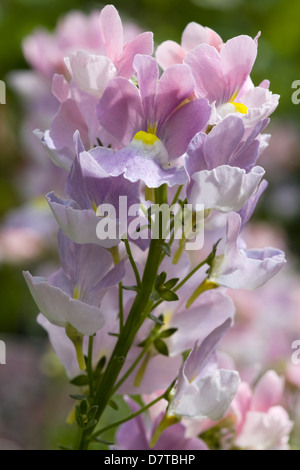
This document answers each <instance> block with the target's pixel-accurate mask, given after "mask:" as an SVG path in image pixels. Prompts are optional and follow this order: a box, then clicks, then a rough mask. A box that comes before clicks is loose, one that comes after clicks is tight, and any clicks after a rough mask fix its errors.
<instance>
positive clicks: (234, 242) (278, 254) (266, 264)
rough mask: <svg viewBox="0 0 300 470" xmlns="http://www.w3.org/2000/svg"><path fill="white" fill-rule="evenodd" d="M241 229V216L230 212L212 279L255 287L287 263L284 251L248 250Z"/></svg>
mask: <svg viewBox="0 0 300 470" xmlns="http://www.w3.org/2000/svg"><path fill="white" fill-rule="evenodd" d="M240 228H241V218H240V216H239V215H238V214H236V213H234V212H230V213H229V214H228V215H227V228H226V239H225V241H224V243H223V249H222V248H221V246H222V244H220V249H218V250H217V256H216V257H215V259H214V262H213V264H212V269H211V272H210V274H209V280H210V281H212V282H214V283H216V284H219V285H222V286H225V287H230V288H232V289H256V288H258V287H260V286H262V285H263V284H265V283H266V282H267V281H268V280H269V279H271V278H272V277H273V276H274V275H275V274H276V273H278V272H279V271H280V269H281V268H282V267H283V265H284V264H285V257H284V253H283V252H282V251H281V250H277V249H275V248H265V249H263V250H256V249H251V250H247V249H245V246H242V241H241V240H240V239H239V233H240ZM224 245H225V246H224Z"/></svg>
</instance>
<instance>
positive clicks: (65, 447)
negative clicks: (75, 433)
mask: <svg viewBox="0 0 300 470" xmlns="http://www.w3.org/2000/svg"><path fill="white" fill-rule="evenodd" d="M57 447H58V448H59V449H60V450H73V449H71V447H67V446H62V445H61V444H57Z"/></svg>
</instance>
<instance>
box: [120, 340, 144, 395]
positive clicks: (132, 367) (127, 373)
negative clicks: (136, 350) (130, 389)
mask: <svg viewBox="0 0 300 470" xmlns="http://www.w3.org/2000/svg"><path fill="white" fill-rule="evenodd" d="M147 349H148V348H147V347H144V348H143V349H142V351H141V352H140V354H139V355H138V357H137V358H136V360H135V361H134V363H133V364H132V366H131V367H129V369H128V370H127V372H125V374H124V375H123V377H122V378H121V379H120V380H119V381H118V382H117V383H116V385H115V387H114V389H113V393H112V394H113V395H114V394H115V393H116V391H117V390H118V389H119V388H120V387H121V385H123V383H124V382H125V380H126V379H127V378H128V377H129V376H130V374H131V373H132V372H133V371H134V369H135V368H136V366H137V365H138V364H139V362H140V361H141V360H142V358H143V356H144V354H145V352H146V351H147Z"/></svg>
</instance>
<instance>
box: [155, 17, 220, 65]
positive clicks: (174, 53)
mask: <svg viewBox="0 0 300 470" xmlns="http://www.w3.org/2000/svg"><path fill="white" fill-rule="evenodd" d="M199 44H209V45H210V46H213V47H215V48H216V49H217V50H220V48H221V46H222V44H223V41H222V39H221V38H220V36H219V35H218V34H217V33H216V32H215V31H213V30H212V29H210V28H208V27H204V26H201V25H200V24H198V23H195V22H194V21H193V22H191V23H189V24H188V25H187V26H186V28H185V29H184V31H183V33H182V37H181V45H179V44H177V42H175V41H164V42H163V43H162V44H160V46H158V48H157V50H156V54H155V55H156V58H157V62H158V63H159V65H160V66H161V67H162V68H163V69H167V68H168V67H170V66H171V65H174V64H181V63H182V62H183V60H184V58H185V56H186V55H187V54H188V52H190V51H191V50H193V49H194V48H195V47H197V46H199Z"/></svg>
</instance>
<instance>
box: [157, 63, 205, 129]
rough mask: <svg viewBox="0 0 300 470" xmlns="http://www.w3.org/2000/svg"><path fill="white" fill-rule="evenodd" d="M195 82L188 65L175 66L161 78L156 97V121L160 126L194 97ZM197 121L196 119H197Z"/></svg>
mask: <svg viewBox="0 0 300 470" xmlns="http://www.w3.org/2000/svg"><path fill="white" fill-rule="evenodd" d="M194 88H195V82H194V79H193V76H192V74H191V71H190V69H189V68H188V67H187V66H186V65H183V64H182V65H181V64H180V65H173V66H172V67H170V68H168V69H167V70H166V71H165V72H164V73H163V74H162V76H161V78H160V80H159V82H158V86H157V93H156V97H155V119H156V122H157V123H158V134H159V129H160V126H161V125H162V124H163V123H164V121H165V120H166V119H167V118H168V116H169V115H170V114H171V113H172V112H173V111H175V109H176V108H177V106H179V105H180V104H182V102H183V101H184V100H186V99H187V98H189V96H191V95H192V93H193V92H194ZM195 119H196V118H195Z"/></svg>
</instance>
